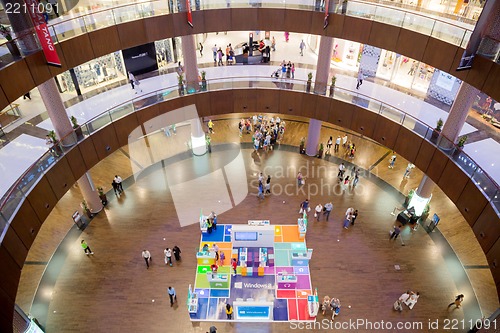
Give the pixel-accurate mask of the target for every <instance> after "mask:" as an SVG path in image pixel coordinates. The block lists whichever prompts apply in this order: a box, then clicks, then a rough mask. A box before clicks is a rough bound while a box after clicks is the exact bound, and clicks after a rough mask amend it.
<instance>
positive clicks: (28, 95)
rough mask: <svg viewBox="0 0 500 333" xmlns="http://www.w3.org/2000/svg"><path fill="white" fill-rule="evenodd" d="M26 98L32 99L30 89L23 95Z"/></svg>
mask: <svg viewBox="0 0 500 333" xmlns="http://www.w3.org/2000/svg"><path fill="white" fill-rule="evenodd" d="M26 98H28V99H29V100H30V101H31V93H30V92H29V91H28V92H27V93H26V94H24V95H23V99H26Z"/></svg>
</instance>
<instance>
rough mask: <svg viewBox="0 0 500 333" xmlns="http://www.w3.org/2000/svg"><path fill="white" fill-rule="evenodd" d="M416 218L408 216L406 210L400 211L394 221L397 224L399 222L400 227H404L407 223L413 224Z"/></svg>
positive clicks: (411, 215)
mask: <svg viewBox="0 0 500 333" xmlns="http://www.w3.org/2000/svg"><path fill="white" fill-rule="evenodd" d="M417 219H418V217H416V216H415V215H413V214H410V213H409V212H408V211H407V210H404V211H402V212H401V213H399V214H398V216H397V217H396V220H397V221H398V222H401V224H402V225H406V224H408V223H411V224H413V223H415V222H416V221H417Z"/></svg>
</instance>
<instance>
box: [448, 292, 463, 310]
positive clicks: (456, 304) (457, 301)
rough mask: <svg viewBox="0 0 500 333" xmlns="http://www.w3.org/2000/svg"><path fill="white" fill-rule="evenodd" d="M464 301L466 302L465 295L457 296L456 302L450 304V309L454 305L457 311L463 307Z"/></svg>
mask: <svg viewBox="0 0 500 333" xmlns="http://www.w3.org/2000/svg"><path fill="white" fill-rule="evenodd" d="M463 301H464V295H463V294H460V295H457V297H455V300H454V301H453V302H451V303H450V304H448V308H449V307H450V306H452V305H455V309H458V308H460V307H461V306H462V302H463Z"/></svg>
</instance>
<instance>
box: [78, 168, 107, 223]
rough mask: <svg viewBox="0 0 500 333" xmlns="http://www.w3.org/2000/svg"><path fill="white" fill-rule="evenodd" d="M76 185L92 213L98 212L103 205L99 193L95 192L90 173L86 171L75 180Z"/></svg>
mask: <svg viewBox="0 0 500 333" xmlns="http://www.w3.org/2000/svg"><path fill="white" fill-rule="evenodd" d="M77 183H78V187H79V188H80V191H81V192H82V195H83V199H84V200H85V201H86V202H87V206H88V207H89V210H90V212H91V213H92V214H96V213H99V212H100V211H101V210H102V208H103V206H102V202H101V198H99V193H97V190H96V188H95V187H94V183H93V182H92V178H90V174H89V173H88V172H86V173H85V174H84V175H83V176H82V177H81V178H80V179H78V180H77Z"/></svg>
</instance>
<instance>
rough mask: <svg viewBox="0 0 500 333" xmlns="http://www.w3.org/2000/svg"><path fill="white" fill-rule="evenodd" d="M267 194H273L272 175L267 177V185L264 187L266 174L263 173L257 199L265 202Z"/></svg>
mask: <svg viewBox="0 0 500 333" xmlns="http://www.w3.org/2000/svg"><path fill="white" fill-rule="evenodd" d="M264 190H265V192H264ZM267 194H271V175H267V178H266V184H265V185H264V174H263V173H262V172H261V173H260V174H259V193H258V194H257V198H259V199H262V200H264V196H265V195H267Z"/></svg>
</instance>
